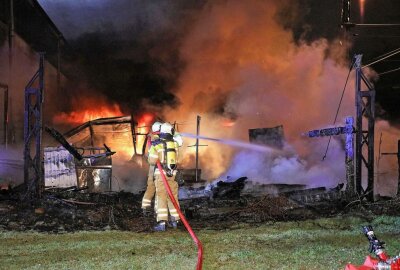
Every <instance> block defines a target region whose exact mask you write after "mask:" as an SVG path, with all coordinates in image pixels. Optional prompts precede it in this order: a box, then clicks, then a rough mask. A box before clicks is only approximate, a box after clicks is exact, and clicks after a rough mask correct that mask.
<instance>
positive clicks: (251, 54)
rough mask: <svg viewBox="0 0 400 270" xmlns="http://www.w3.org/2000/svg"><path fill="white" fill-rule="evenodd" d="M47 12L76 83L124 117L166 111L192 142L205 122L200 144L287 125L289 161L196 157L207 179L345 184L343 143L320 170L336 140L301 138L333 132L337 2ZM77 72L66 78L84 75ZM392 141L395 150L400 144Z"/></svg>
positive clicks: (341, 58)
mask: <svg viewBox="0 0 400 270" xmlns="http://www.w3.org/2000/svg"><path fill="white" fill-rule="evenodd" d="M40 2H41V3H42V4H43V5H44V6H45V8H47V10H48V12H49V13H50V15H52V12H55V13H56V11H57V12H60V10H63V11H64V12H65V14H63V15H62V16H60V14H59V13H58V14H57V15H56V16H52V17H53V18H54V20H55V21H56V24H57V25H59V26H60V28H61V30H62V31H63V32H64V33H65V34H66V36H67V38H69V40H70V46H71V47H72V49H73V51H75V52H76V54H75V55H73V56H71V57H70V59H68V60H69V61H70V62H71V63H72V65H71V67H73V69H74V70H76V69H77V66H79V67H80V69H79V72H78V77H77V78H79V79H81V80H85V81H87V82H88V84H89V85H90V88H91V89H96V90H95V91H96V92H97V93H102V94H104V95H105V96H107V97H108V98H109V99H110V101H112V102H114V101H115V102H117V103H118V104H120V105H122V109H123V111H124V112H138V111H142V110H144V109H145V108H148V109H151V110H152V111H155V112H159V111H160V109H161V108H164V116H165V119H167V120H170V121H174V120H177V121H178V129H179V130H180V131H185V132H190V133H195V131H196V125H195V121H196V115H201V116H202V120H201V134H203V135H207V136H210V137H218V138H229V139H241V140H244V141H247V140H248V133H247V130H248V129H249V128H262V127H274V126H277V125H280V124H282V125H283V126H284V132H285V138H286V141H287V145H286V148H287V149H285V150H286V153H285V155H278V154H273V155H265V154H264V155H262V154H257V153H253V152H249V151H247V150H244V151H241V150H238V149H235V148H232V147H229V146H226V145H220V144H217V143H215V142H207V143H206V144H207V145H208V146H204V147H200V163H201V168H202V169H203V176H204V178H207V179H215V178H216V177H219V176H221V177H225V176H226V175H231V176H249V177H252V178H253V179H255V180H259V181H262V182H285V183H299V182H300V183H306V184H309V185H311V186H320V185H326V186H332V185H335V184H336V183H338V182H344V151H343V144H344V143H343V139H344V138H343V137H340V136H338V137H335V138H333V140H332V142H331V145H330V149H329V152H328V155H327V158H326V159H325V161H323V162H322V161H321V159H322V157H323V155H324V153H325V149H326V145H327V141H328V138H314V139H309V138H305V137H302V136H301V134H302V133H303V132H305V131H307V130H310V129H317V128H323V127H327V126H329V125H330V124H332V121H333V118H334V115H335V112H336V109H337V106H338V103H339V99H340V95H341V92H342V88H343V85H344V82H345V78H346V76H347V73H348V65H349V63H348V55H349V53H348V52H349V47H348V46H347V45H346V44H347V43H346V42H344V40H343V39H342V38H340V37H339V35H338V32H337V29H338V28H337V26H338V24H339V23H340V4H339V1H337V2H335V1H331V2H332V3H329V4H327V3H325V2H326V1H325V2H324V3H322V2H323V1H308V0H298V1H295V0H285V1H272V0H271V1H256V0H251V1H239V0H230V1H208V2H207V1H152V2H149V1H146V2H143V1H136V0H134V1H128V0H122V1H110V0H102V1H96V2H92V1H79V4H74V3H73V2H64V3H59V2H58V1H50V0H47V1H45V0H42V1H40ZM56 2H57V3H56ZM333 2H335V3H334V4H333ZM327 5H329V6H327ZM81 10H85V12H78V11H81ZM332 10H336V11H337V12H336V13H335V14H332ZM79 14H85V16H83V15H82V16H80V17H79ZM88 14H89V16H88ZM317 14H319V15H317ZM332 15H333V16H332ZM367 17H368V14H366V18H367ZM325 26H327V27H325ZM321 36H323V37H324V38H320V37H321ZM339 39H341V41H342V42H339ZM340 43H342V44H344V45H339V44H340ZM67 63H68V62H67ZM77 64H79V65H77ZM74 70H72V71H71V69H67V72H70V73H71V74H72V75H75V76H76V74H77V72H75V73H74ZM72 75H71V76H72ZM82 75H84V76H82ZM82 77H84V78H82ZM348 115H354V79H353V75H352V76H351V77H350V81H349V83H348V89H347V91H346V94H345V96H344V99H343V104H342V107H341V110H340V113H339V117H338V121H337V125H341V124H343V123H344V118H345V116H348ZM377 126H380V125H377ZM386 128H387V129H388V130H387V131H385V132H386V133H389V134H396V132H395V131H393V130H392V128H390V126H389V125H386ZM387 137H388V139H387V142H388V144H389V145H391V146H389V148H391V149H392V150H393V145H394V143H395V141H396V139H395V138H394V137H395V135H393V136H392V137H390V139H389V136H387ZM384 138H386V135H384ZM389 141H390V142H389ZM385 142H386V140H384V143H385ZM192 143H193V142H192V141H190V140H189V139H187V141H186V143H185V146H187V145H189V144H192ZM382 145H383V144H382ZM382 147H383V146H382ZM182 152H183V156H184V161H183V165H184V166H187V167H191V166H194V162H193V161H194V147H190V148H185V149H184V151H182ZM388 159H389V158H388ZM383 163H384V162H383V161H382V162H381V163H380V166H381V168H383V166H384V165H383ZM228 168H229V169H228ZM382 179H383V177H381V178H380V180H379V181H383V180H382ZM385 179H386V178H385ZM388 179H389V178H388ZM390 179H393V178H390ZM385 181H386V180H385Z"/></svg>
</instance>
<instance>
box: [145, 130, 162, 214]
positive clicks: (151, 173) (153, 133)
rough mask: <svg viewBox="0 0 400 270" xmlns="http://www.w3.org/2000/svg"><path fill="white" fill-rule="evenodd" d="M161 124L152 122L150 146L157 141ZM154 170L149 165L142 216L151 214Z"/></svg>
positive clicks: (154, 187) (152, 165)
mask: <svg viewBox="0 0 400 270" xmlns="http://www.w3.org/2000/svg"><path fill="white" fill-rule="evenodd" d="M161 125H162V123H160V122H154V124H153V125H152V126H151V134H150V136H149V138H148V139H149V140H150V143H151V144H154V143H156V142H157V140H159V138H160V137H159V133H160V129H161ZM154 169H155V164H150V166H149V173H148V175H147V187H146V192H145V193H144V195H143V199H142V210H143V215H144V216H149V215H150V213H151V210H150V209H151V201H152V200H153V197H154V193H155V192H156V186H155V185H154Z"/></svg>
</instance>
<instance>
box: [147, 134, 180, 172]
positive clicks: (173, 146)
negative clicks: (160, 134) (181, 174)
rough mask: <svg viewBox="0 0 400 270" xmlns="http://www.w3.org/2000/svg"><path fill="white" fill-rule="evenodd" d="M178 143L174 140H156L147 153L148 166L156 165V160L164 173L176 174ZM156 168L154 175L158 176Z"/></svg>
mask: <svg viewBox="0 0 400 270" xmlns="http://www.w3.org/2000/svg"><path fill="white" fill-rule="evenodd" d="M178 147H179V146H178V143H177V142H175V141H174V140H168V139H162V138H160V139H158V140H156V141H154V143H152V145H151V147H150V149H149V152H148V161H149V164H150V165H154V164H156V162H157V160H159V161H160V163H161V165H162V166H163V169H164V173H166V174H168V175H171V173H176V167H177V163H178V160H177V159H178ZM159 173H160V172H159V171H158V168H157V167H156V171H155V174H159Z"/></svg>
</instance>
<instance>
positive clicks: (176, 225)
mask: <svg viewBox="0 0 400 270" xmlns="http://www.w3.org/2000/svg"><path fill="white" fill-rule="evenodd" d="M181 225H182V222H181V221H180V220H176V219H175V217H171V226H172V228H174V229H178V228H180V227H181Z"/></svg>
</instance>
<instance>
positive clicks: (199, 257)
mask: <svg viewBox="0 0 400 270" xmlns="http://www.w3.org/2000/svg"><path fill="white" fill-rule="evenodd" d="M157 167H158V169H159V170H160V173H161V178H162V181H163V182H164V185H165V188H166V189H167V192H168V195H169V198H170V199H171V202H172V204H173V205H174V207H175V209H176V210H177V211H178V214H179V217H180V218H181V220H182V223H183V225H185V228H186V230H187V231H188V232H189V234H190V236H191V237H192V239H193V241H194V242H195V243H196V245H197V266H196V270H201V269H202V266H203V245H202V244H201V242H200V240H199V238H197V236H196V234H195V233H194V231H193V230H192V227H190V225H189V222H187V220H186V218H185V216H184V215H183V214H182V212H181V209H180V208H179V205H178V203H177V202H176V201H175V198H174V195H173V194H172V191H171V188H170V187H169V185H168V181H167V178H166V177H165V174H164V171H163V168H162V166H161V163H160V161H159V160H157Z"/></svg>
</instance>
